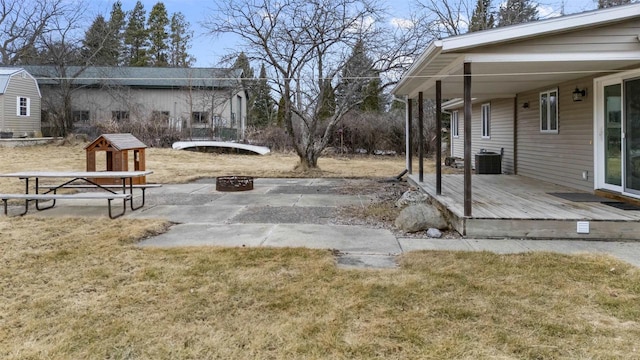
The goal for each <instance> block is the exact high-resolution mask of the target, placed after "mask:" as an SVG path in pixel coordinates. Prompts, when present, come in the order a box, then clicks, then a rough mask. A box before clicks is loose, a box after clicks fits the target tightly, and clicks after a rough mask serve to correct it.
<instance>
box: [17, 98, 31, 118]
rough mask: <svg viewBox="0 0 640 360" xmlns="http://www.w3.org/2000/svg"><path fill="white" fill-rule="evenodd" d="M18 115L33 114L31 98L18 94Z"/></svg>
mask: <svg viewBox="0 0 640 360" xmlns="http://www.w3.org/2000/svg"><path fill="white" fill-rule="evenodd" d="M16 115H18V116H31V99H29V98H28V97H24V96H18V98H17V100H16Z"/></svg>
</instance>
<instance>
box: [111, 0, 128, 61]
mask: <svg viewBox="0 0 640 360" xmlns="http://www.w3.org/2000/svg"><path fill="white" fill-rule="evenodd" d="M125 18H126V14H125V12H124V11H122V2H120V1H116V2H115V3H113V6H112V7H111V14H110V15H109V35H110V36H111V40H109V41H110V43H111V44H112V46H113V51H114V53H115V54H112V56H113V57H114V58H115V63H114V64H113V65H121V64H123V63H125V58H124V54H123V50H124V26H125V23H126V21H125ZM110 63H111V61H110ZM108 65H111V64H108Z"/></svg>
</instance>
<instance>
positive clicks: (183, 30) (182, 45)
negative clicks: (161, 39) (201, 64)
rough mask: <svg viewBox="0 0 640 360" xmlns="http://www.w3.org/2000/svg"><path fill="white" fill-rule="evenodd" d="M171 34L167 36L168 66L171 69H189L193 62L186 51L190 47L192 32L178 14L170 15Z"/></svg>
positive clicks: (186, 22) (187, 23)
mask: <svg viewBox="0 0 640 360" xmlns="http://www.w3.org/2000/svg"><path fill="white" fill-rule="evenodd" d="M170 27H171V34H170V35H169V65H170V66H173V67H189V66H191V64H192V63H193V62H194V61H195V59H194V58H193V56H191V55H189V53H188V51H189V48H190V47H191V44H190V43H191V39H192V38H193V32H192V31H191V30H189V27H190V24H189V22H188V21H186V20H185V18H184V15H183V14H182V13H180V12H177V13H174V14H173V15H171V25H170Z"/></svg>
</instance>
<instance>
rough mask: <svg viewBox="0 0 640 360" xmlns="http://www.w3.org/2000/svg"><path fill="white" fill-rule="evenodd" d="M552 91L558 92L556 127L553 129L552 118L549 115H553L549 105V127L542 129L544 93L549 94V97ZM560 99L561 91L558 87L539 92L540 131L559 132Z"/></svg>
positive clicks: (547, 132) (544, 132) (546, 132)
mask: <svg viewBox="0 0 640 360" xmlns="http://www.w3.org/2000/svg"><path fill="white" fill-rule="evenodd" d="M551 93H556V111H555V115H556V128H555V129H551V119H550V117H549V115H551V111H550V110H549V106H547V111H546V112H547V114H546V115H547V129H546V130H544V129H542V95H547V96H548V97H550V96H551ZM559 100H560V92H559V91H558V88H553V89H548V90H545V91H540V92H539V93H538V124H539V125H540V126H539V129H540V133H541V134H557V133H558V129H559V128H560V117H559V116H560V111H559V108H560V106H559V104H558V102H559Z"/></svg>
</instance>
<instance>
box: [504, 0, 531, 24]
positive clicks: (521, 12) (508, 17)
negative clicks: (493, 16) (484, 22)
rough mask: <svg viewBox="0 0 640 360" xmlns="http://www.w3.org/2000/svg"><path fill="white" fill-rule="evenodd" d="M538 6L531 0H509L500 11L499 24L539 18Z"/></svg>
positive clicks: (517, 22) (518, 22)
mask: <svg viewBox="0 0 640 360" xmlns="http://www.w3.org/2000/svg"><path fill="white" fill-rule="evenodd" d="M537 6H538V5H537V4H536V3H533V2H531V0H507V2H506V3H504V4H503V5H502V6H500V11H498V26H507V25H513V24H520V23H525V22H529V21H535V20H538V7H537Z"/></svg>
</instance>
